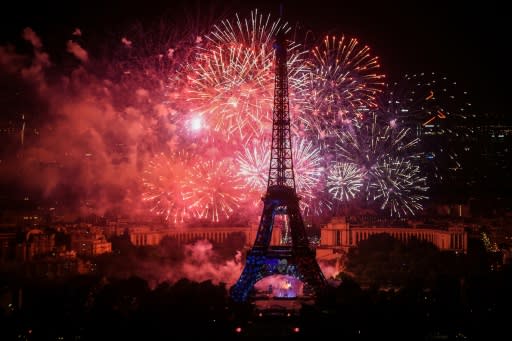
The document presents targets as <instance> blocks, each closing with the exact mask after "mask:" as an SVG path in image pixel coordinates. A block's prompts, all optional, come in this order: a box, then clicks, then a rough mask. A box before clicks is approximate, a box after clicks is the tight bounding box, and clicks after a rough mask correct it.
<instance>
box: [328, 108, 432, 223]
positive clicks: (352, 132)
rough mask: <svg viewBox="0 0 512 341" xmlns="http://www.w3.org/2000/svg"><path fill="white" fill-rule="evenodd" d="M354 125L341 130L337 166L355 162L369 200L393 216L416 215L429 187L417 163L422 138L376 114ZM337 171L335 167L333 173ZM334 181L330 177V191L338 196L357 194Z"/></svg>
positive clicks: (339, 197) (354, 165)
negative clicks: (339, 186)
mask: <svg viewBox="0 0 512 341" xmlns="http://www.w3.org/2000/svg"><path fill="white" fill-rule="evenodd" d="M352 128H353V129H349V130H341V131H340V132H339V135H338V136H339V141H338V143H337V145H336V146H337V158H338V160H337V163H336V164H335V167H336V165H337V164H339V163H342V164H343V163H348V164H351V165H353V167H354V168H355V169H353V172H354V173H356V172H357V173H358V174H359V176H361V178H362V180H363V182H362V187H363V189H364V190H362V191H361V193H365V194H366V200H367V201H369V202H374V203H378V204H379V205H380V208H381V209H389V212H390V214H391V215H404V214H414V213H415V212H416V211H418V210H419V209H421V204H420V201H421V200H423V199H425V198H426V197H425V196H424V195H423V194H422V193H424V192H425V190H426V188H427V187H426V185H425V181H424V180H425V178H424V177H421V176H420V168H419V166H418V165H417V163H418V162H419V160H420V155H421V154H420V153H419V152H418V151H417V148H416V147H417V145H418V142H419V139H418V138H414V137H412V136H411V135H412V134H411V130H410V129H409V128H404V129H399V128H397V127H396V126H392V125H389V124H386V123H383V121H382V120H379V118H378V115H376V114H373V115H372V119H371V120H369V121H365V122H363V123H362V124H361V125H358V126H353V127H352ZM347 167H348V166H347ZM348 170H349V168H347V171H348ZM337 171H338V170H337V169H335V168H334V169H333V170H331V175H333V174H334V175H335V174H336V173H337ZM348 174H350V173H348V172H347V175H348ZM356 177H357V176H356ZM333 180H334V181H335V180H336V178H335V177H334V178H332V179H331V182H330V183H331V184H332V186H331V188H330V190H329V192H330V193H331V194H332V195H333V196H334V197H335V198H336V199H338V200H347V199H349V198H351V197H352V198H353V197H354V196H355V194H357V192H356V191H355V190H352V191H351V192H347V190H348V189H347V190H345V191H344V192H342V189H338V188H337V187H336V183H335V182H334V181H333ZM357 188H358V189H360V188H361V187H357ZM343 193H344V194H343ZM348 193H353V194H350V195H349V194H348ZM399 205H403V207H402V208H400V207H399Z"/></svg>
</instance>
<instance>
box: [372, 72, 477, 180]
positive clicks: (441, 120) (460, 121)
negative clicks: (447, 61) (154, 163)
mask: <svg viewBox="0 0 512 341" xmlns="http://www.w3.org/2000/svg"><path fill="white" fill-rule="evenodd" d="M379 107H380V109H379V112H380V114H381V117H382V118H383V119H385V120H386V121H387V122H388V123H389V124H390V125H393V126H396V127H408V128H411V129H412V130H413V131H415V133H416V135H417V136H421V137H422V140H423V142H424V143H423V144H421V145H420V148H421V152H422V154H423V155H422V158H423V160H424V163H425V164H428V165H429V167H430V170H431V171H429V173H430V174H432V177H433V179H431V180H435V181H438V182H442V181H443V179H444V176H445V175H446V171H447V170H460V169H461V168H462V165H461V162H460V159H461V157H460V156H461V153H463V151H464V149H466V147H467V143H468V141H469V137H470V136H471V135H472V134H473V133H474V130H473V128H472V125H471V120H472V119H474V118H475V114H474V113H473V110H472V108H471V103H470V101H469V99H468V93H467V92H464V91H461V90H460V89H459V87H458V85H457V83H456V82H453V81H450V80H449V79H448V78H447V77H444V76H441V75H438V74H436V73H421V74H413V75H405V76H404V78H403V79H402V80H401V81H399V82H395V83H393V84H392V85H391V86H390V88H389V90H388V91H386V92H385V93H384V94H383V96H382V98H381V99H380V104H379Z"/></svg>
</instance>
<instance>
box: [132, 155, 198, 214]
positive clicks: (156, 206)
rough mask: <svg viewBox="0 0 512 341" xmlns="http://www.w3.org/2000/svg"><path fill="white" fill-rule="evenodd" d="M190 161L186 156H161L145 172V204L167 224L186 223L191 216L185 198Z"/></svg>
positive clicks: (149, 164) (143, 180) (152, 161)
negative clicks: (185, 179) (184, 189)
mask: <svg viewBox="0 0 512 341" xmlns="http://www.w3.org/2000/svg"><path fill="white" fill-rule="evenodd" d="M189 161H190V158H189V155H188V154H186V153H175V154H171V155H169V156H167V155H166V154H164V153H160V154H157V155H156V156H155V157H154V158H153V160H151V161H150V162H149V163H148V166H147V167H146V169H145V170H144V173H143V178H142V183H143V185H144V190H145V191H144V192H143V194H142V200H143V202H146V203H148V204H149V205H150V207H151V208H150V211H151V212H153V213H155V214H157V215H159V216H161V217H162V218H163V219H165V220H166V221H171V222H173V223H183V222H184V221H186V220H188V219H189V218H190V217H191V216H190V213H189V211H188V206H187V203H186V202H185V200H184V199H183V186H182V182H183V179H184V178H186V176H187V174H186V169H187V167H188V164H189Z"/></svg>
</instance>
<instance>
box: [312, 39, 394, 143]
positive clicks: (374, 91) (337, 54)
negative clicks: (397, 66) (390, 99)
mask: <svg viewBox="0 0 512 341" xmlns="http://www.w3.org/2000/svg"><path fill="white" fill-rule="evenodd" d="M384 77H385V76H384V75H383V74H382V73H380V65H379V61H378V57H373V56H371V54H370V48H369V47H368V46H361V45H359V42H358V41H357V39H355V38H351V39H349V38H346V37H345V36H341V37H340V38H337V37H335V36H333V37H331V38H330V37H329V36H327V37H326V38H325V39H324V42H323V44H322V45H321V46H317V47H315V48H314V49H313V50H312V58H310V60H309V61H308V63H307V68H306V75H305V80H304V82H305V89H306V90H305V91H304V94H306V95H307V98H306V99H305V110H304V111H305V113H306V114H307V115H306V116H305V118H304V119H303V120H302V121H303V122H302V123H303V124H304V126H305V127H306V129H308V130H311V131H313V132H314V133H316V134H317V135H318V136H319V137H324V136H325V135H330V134H332V133H333V130H334V129H336V128H339V127H340V126H343V125H347V124H350V122H351V121H352V120H354V119H356V118H358V119H361V118H362V117H363V115H364V113H365V112H366V111H368V110H370V109H373V108H375V107H376V96H377V95H378V94H379V93H380V92H381V91H382V89H383V87H384V82H383V80H384Z"/></svg>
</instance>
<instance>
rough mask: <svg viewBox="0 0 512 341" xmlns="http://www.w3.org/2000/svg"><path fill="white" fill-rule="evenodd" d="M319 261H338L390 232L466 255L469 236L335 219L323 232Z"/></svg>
mask: <svg viewBox="0 0 512 341" xmlns="http://www.w3.org/2000/svg"><path fill="white" fill-rule="evenodd" d="M320 233H321V235H320V246H319V247H318V248H317V250H316V252H317V259H319V260H322V259H324V260H329V259H337V258H339V257H340V256H341V254H344V253H346V252H348V250H349V249H350V248H353V247H357V245H358V244H359V243H360V242H361V241H363V240H366V239H368V237H370V236H371V235H374V234H378V233H387V234H389V235H391V236H392V237H394V238H396V239H398V240H401V241H403V242H405V243H406V242H407V241H408V240H410V239H411V238H416V239H418V240H424V241H428V242H431V243H432V244H434V245H435V246H437V248H439V249H440V250H447V251H455V252H464V253H466V252H467V247H468V234H467V232H466V231H465V230H464V227H462V226H449V227H440V226H432V225H422V224H418V223H412V222H403V223H402V224H393V223H391V222H387V221H386V220H381V221H379V220H373V221H372V220H371V219H354V218H353V217H349V218H347V217H334V218H333V219H332V220H331V221H330V222H329V223H328V224H327V225H326V226H324V227H323V228H322V229H321V232H320Z"/></svg>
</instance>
